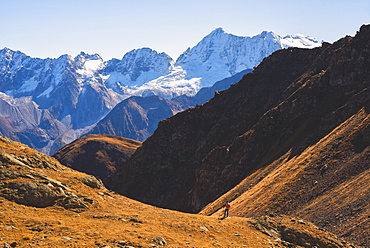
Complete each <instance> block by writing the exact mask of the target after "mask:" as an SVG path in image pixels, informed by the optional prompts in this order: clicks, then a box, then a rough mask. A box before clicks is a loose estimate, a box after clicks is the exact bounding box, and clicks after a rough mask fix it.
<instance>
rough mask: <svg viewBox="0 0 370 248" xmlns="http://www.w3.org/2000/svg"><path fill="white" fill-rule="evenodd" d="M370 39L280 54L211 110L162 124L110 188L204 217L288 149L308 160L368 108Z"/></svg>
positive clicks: (363, 35) (359, 37)
mask: <svg viewBox="0 0 370 248" xmlns="http://www.w3.org/2000/svg"><path fill="white" fill-rule="evenodd" d="M369 33H370V31H369V27H367V26H364V27H362V28H361V32H360V33H359V34H358V35H357V36H356V37H355V38H351V37H346V38H344V39H341V40H340V41H338V42H336V43H335V44H333V45H330V44H324V45H323V47H321V48H317V49H313V50H304V49H294V48H293V49H292V48H290V49H285V50H280V51H277V52H275V53H274V54H273V55H272V56H270V57H268V58H267V59H265V60H264V61H263V62H262V63H261V64H260V66H258V67H257V68H256V70H255V71H254V72H252V73H249V74H247V75H246V76H244V78H243V79H242V80H241V81H240V82H239V83H238V84H236V85H233V86H232V87H231V88H230V89H229V90H226V91H224V92H222V93H221V94H219V95H216V96H215V97H214V98H213V99H212V100H210V101H209V102H208V103H206V104H205V105H204V106H198V107H196V108H194V109H191V110H188V111H185V112H182V113H179V114H177V115H176V116H174V117H172V118H169V119H167V120H165V121H162V122H160V124H159V127H158V129H157V130H156V131H155V133H154V135H153V136H151V137H150V138H149V139H148V140H147V141H146V142H144V144H143V146H142V148H141V149H140V150H138V151H137V152H136V153H135V154H134V155H133V156H132V157H131V158H130V159H129V161H128V163H126V164H125V165H124V166H123V167H122V168H120V169H119V170H118V171H117V172H116V173H115V174H114V175H113V176H112V177H111V178H110V179H109V180H108V181H107V183H108V185H109V186H110V188H112V189H114V190H116V191H118V192H120V193H122V194H125V195H128V196H130V197H134V198H136V199H139V200H142V201H145V202H149V203H151V204H155V205H159V206H163V207H168V208H174V209H179V210H183V211H190V212H197V211H199V210H200V209H201V208H202V207H204V206H205V205H206V204H207V203H209V202H212V201H214V200H215V199H216V198H217V197H219V196H220V195H222V194H223V193H225V192H227V191H228V190H230V189H231V188H232V187H234V186H235V185H237V184H238V183H239V182H240V181H241V180H243V179H244V178H245V177H246V176H248V175H250V174H251V173H253V172H254V171H256V170H257V169H258V168H262V167H264V166H266V165H268V164H270V163H272V162H273V161H275V160H276V159H278V158H280V157H281V156H282V155H283V154H286V152H287V151H289V150H291V151H292V153H291V156H295V155H298V154H300V153H301V152H302V151H304V149H306V148H307V147H308V146H310V145H312V144H315V143H316V142H318V141H319V140H320V139H321V138H322V137H324V136H325V135H327V134H328V133H330V132H331V131H332V130H333V129H334V128H335V127H337V126H338V125H339V124H341V123H342V122H343V121H345V120H346V119H348V118H349V117H350V116H351V115H353V114H354V113H356V112H357V111H359V109H361V107H363V106H364V105H365V104H367V103H368V101H369V97H368V92H367V87H368V85H369V81H368V74H369V70H368V69H367V68H370V66H369V64H370V62H369V60H370V56H369V54H368V49H369V44H368V40H369V38H370V34H369Z"/></svg>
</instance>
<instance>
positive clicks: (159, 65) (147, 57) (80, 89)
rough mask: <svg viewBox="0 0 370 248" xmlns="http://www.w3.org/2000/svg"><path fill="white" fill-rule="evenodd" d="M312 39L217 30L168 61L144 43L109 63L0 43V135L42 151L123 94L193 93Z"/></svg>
mask: <svg viewBox="0 0 370 248" xmlns="http://www.w3.org/2000/svg"><path fill="white" fill-rule="evenodd" d="M320 45H321V43H320V42H318V41H316V40H315V39H313V38H311V37H309V36H306V35H293V36H286V37H280V36H279V35H276V34H274V33H272V32H265V31H264V32H262V33H261V34H259V35H256V36H254V37H240V36H235V35H232V34H228V33H226V32H225V31H223V30H222V29H221V28H218V29H216V30H214V31H212V32H211V33H210V34H209V35H207V36H206V37H204V38H203V39H202V40H201V41H200V42H199V43H198V44H197V45H196V46H194V47H193V48H188V49H187V50H186V51H185V52H184V53H183V54H182V55H180V57H179V58H178V59H177V60H176V61H174V60H173V59H172V58H171V57H169V56H168V55H167V54H165V53H158V52H156V51H154V50H152V49H150V48H141V49H135V50H132V51H130V52H128V53H126V54H125V55H124V56H123V58H122V59H121V60H119V59H112V60H109V61H103V59H102V58H101V57H100V56H99V55H98V54H93V55H89V54H86V53H84V52H81V53H80V54H79V55H77V56H76V57H74V58H73V57H72V56H70V55H62V56H60V57H59V58H56V59H52V58H47V59H39V58H31V57H29V56H27V55H26V54H24V53H22V52H20V51H12V50H10V49H8V48H4V49H2V50H0V106H1V109H0V124H1V126H0V134H1V135H4V136H7V137H10V138H12V139H15V140H19V141H22V142H23V143H26V144H27V145H30V146H31V147H33V148H36V149H38V150H39V151H42V152H45V153H49V154H50V153H53V152H54V151H56V149H58V148H60V147H61V146H62V145H64V144H66V143H69V142H71V141H72V140H74V139H76V138H77V137H79V136H80V135H82V134H83V133H86V132H87V131H88V130H90V129H91V128H92V127H93V126H94V125H95V124H96V123H97V122H98V121H99V120H101V119H102V118H103V117H104V116H105V115H106V114H107V113H108V112H109V111H110V110H111V109H112V108H113V107H114V106H116V105H117V104H118V103H119V102H121V101H123V100H124V99H127V98H129V97H131V96H141V97H146V96H152V95H157V96H160V97H163V98H166V99H172V98H174V97H178V96H181V95H187V96H193V95H195V94H196V93H197V92H198V91H199V90H200V89H201V88H202V87H210V86H212V85H213V84H214V83H215V82H217V81H220V80H222V79H224V78H227V77H231V76H233V75H235V74H237V73H238V72H241V71H243V70H246V69H252V68H253V67H255V66H257V65H258V64H259V63H260V62H261V61H262V60H263V59H264V58H265V57H266V56H269V55H270V54H271V53H273V52H274V51H276V50H278V49H281V48H286V47H290V46H294V47H303V48H314V47H317V46H320Z"/></svg>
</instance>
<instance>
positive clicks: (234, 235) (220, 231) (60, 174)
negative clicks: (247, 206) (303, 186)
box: [0, 137, 353, 248]
mask: <svg viewBox="0 0 370 248" xmlns="http://www.w3.org/2000/svg"><path fill="white" fill-rule="evenodd" d="M0 153H1V158H2V159H1V162H0V171H1V173H2V174H1V175H2V176H1V179H0V185H10V183H12V182H13V183H16V182H17V183H22V182H26V181H34V182H36V181H37V180H36V177H37V176H40V175H41V176H42V177H41V178H42V180H46V182H45V184H46V183H47V184H46V185H47V187H50V188H53V189H54V188H56V187H59V186H61V185H62V186H63V188H64V193H65V195H73V196H76V197H79V198H81V199H89V200H88V201H86V203H85V205H86V206H87V208H83V209H73V208H72V209H70V210H68V209H66V207H63V206H61V205H57V204H56V205H51V206H47V207H35V206H32V205H31V206H28V205H27V204H18V203H16V202H15V201H11V200H8V199H7V198H5V197H7V196H6V194H7V192H9V189H7V188H4V187H3V186H2V187H0V244H3V245H4V247H8V246H10V247H160V246H162V245H164V241H165V242H166V246H167V247H252V248H253V247H292V245H293V246H294V247H313V246H315V245H316V246H317V247H353V246H351V245H350V244H347V243H345V242H344V241H340V240H338V239H336V237H335V236H334V235H332V234H329V233H327V232H324V231H323V230H320V229H319V228H317V227H316V226H314V225H312V224H310V223H308V222H307V221H303V220H299V219H292V218H290V217H286V216H276V217H272V216H264V217H259V218H254V219H249V218H242V217H234V216H233V217H231V218H227V219H223V220H222V219H220V218H219V216H204V215H197V214H186V213H181V212H176V211H171V210H166V209H161V208H157V207H154V206H150V205H145V204H142V203H140V202H137V201H134V200H131V199H128V198H126V197H123V196H120V195H117V194H115V193H114V192H111V191H108V190H107V189H106V188H104V187H100V188H99V187H95V188H93V187H90V186H87V185H86V184H84V183H83V182H81V180H80V179H81V178H86V177H89V176H88V175H86V174H84V173H81V172H77V171H75V170H72V169H71V168H68V167H65V166H63V165H61V164H59V163H58V162H57V161H56V160H55V159H54V158H51V157H48V156H46V155H44V154H41V153H38V152H37V151H35V150H33V149H30V148H28V147H27V146H25V145H23V144H20V143H17V142H13V141H11V140H8V139H6V138H3V137H0ZM43 161H46V162H43ZM10 171H12V172H14V173H15V172H17V173H19V175H25V173H28V174H27V175H28V176H20V177H11V176H9V175H10V174H9V173H10ZM11 175H13V174H11ZM30 175H31V176H30ZM32 175H33V176H32ZM7 176H8V177H7ZM42 180H41V179H40V180H38V182H39V183H42ZM234 214H236V212H235V211H234ZM158 237H161V238H158Z"/></svg>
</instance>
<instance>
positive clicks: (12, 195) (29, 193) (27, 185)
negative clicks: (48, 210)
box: [0, 181, 62, 207]
mask: <svg viewBox="0 0 370 248" xmlns="http://www.w3.org/2000/svg"><path fill="white" fill-rule="evenodd" d="M1 188H3V190H2V191H0V193H1V194H2V195H3V197H4V198H6V199H8V200H11V201H15V202H17V203H19V204H23V205H26V206H34V207H47V206H52V205H54V204H55V201H56V200H57V199H59V198H60V197H61V196H62V195H61V194H60V192H59V191H57V190H53V189H51V188H50V187H48V186H47V185H45V184H41V183H35V182H30V181H26V182H9V183H4V184H3V185H2V187H1Z"/></svg>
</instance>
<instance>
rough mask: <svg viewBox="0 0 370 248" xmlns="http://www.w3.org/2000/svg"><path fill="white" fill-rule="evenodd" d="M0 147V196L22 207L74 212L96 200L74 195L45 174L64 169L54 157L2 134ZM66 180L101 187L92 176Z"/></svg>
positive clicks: (81, 209)
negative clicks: (62, 209)
mask: <svg viewBox="0 0 370 248" xmlns="http://www.w3.org/2000/svg"><path fill="white" fill-rule="evenodd" d="M0 148H1V151H2V152H0V197H4V198H5V199H8V200H10V201H14V202H16V203H18V204H22V205H26V206H33V207H38V208H41V207H49V206H61V207H63V208H65V209H68V210H71V211H75V212H81V211H86V210H88V209H89V204H93V203H94V202H96V201H94V200H93V199H91V198H90V197H87V196H83V195H79V194H76V193H75V192H74V190H73V189H71V188H70V187H69V186H67V185H66V183H65V182H61V181H60V180H59V179H56V178H52V177H51V176H49V174H53V173H57V174H58V173H61V172H62V171H65V170H66V167H64V166H62V165H60V164H59V163H58V161H56V160H55V159H53V158H51V157H48V156H46V155H44V154H42V153H38V152H36V151H34V150H32V149H29V148H28V147H27V146H25V145H22V144H19V143H17V142H14V141H11V140H9V139H7V138H5V137H3V136H0ZM46 173H48V175H46ZM69 180H70V181H78V182H80V184H82V183H83V184H86V185H88V186H90V187H92V188H98V189H101V190H104V189H105V187H104V185H103V183H102V182H101V181H100V180H98V179H96V178H93V177H87V176H83V177H80V178H75V177H73V178H70V179H69Z"/></svg>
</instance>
